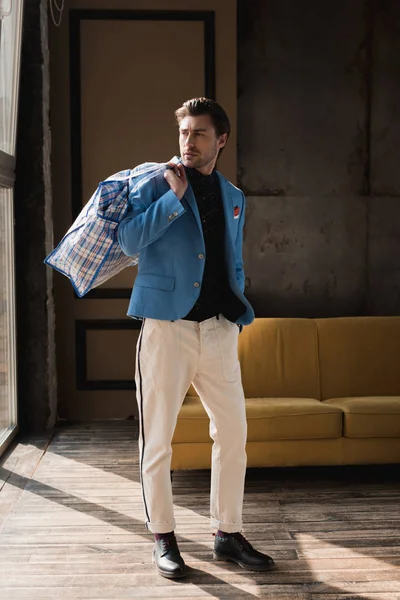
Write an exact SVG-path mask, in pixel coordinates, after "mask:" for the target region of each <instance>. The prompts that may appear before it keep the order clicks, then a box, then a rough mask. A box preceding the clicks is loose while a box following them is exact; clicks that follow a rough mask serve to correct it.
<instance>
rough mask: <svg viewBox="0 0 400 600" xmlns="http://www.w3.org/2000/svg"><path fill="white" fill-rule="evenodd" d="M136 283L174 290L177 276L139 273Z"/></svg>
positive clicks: (158, 288)
mask: <svg viewBox="0 0 400 600" xmlns="http://www.w3.org/2000/svg"><path fill="white" fill-rule="evenodd" d="M134 284H135V286H136V285H139V286H141V287H147V288H154V289H157V290H173V289H174V287H175V277H168V276H167V275H153V274H152V273H138V274H137V275H136V279H135V282H134Z"/></svg>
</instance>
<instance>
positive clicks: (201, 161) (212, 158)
mask: <svg viewBox="0 0 400 600" xmlns="http://www.w3.org/2000/svg"><path fill="white" fill-rule="evenodd" d="M226 139H227V134H226V133H224V134H222V135H221V136H219V137H218V136H217V134H216V131H215V128H214V125H213V122H212V120H211V117H210V115H198V116H195V117H194V116H188V117H185V118H184V119H182V121H181V122H180V125H179V148H180V152H181V158H182V162H183V164H184V165H185V167H191V168H195V169H197V170H198V171H200V172H201V173H203V174H204V175H207V174H209V173H211V172H212V170H213V168H214V166H215V163H216V162H217V157H218V153H219V150H220V148H222V147H223V146H225V144H226Z"/></svg>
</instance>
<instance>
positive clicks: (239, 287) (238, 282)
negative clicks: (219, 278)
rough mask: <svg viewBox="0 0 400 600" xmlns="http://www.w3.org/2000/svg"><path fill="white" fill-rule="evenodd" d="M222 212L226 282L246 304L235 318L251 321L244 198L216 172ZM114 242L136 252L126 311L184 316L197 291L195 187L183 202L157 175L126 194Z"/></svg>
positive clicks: (200, 247) (200, 261) (200, 251)
mask: <svg viewBox="0 0 400 600" xmlns="http://www.w3.org/2000/svg"><path fill="white" fill-rule="evenodd" d="M218 177H219V181H220V186H221V195H222V201H223V206H224V212H225V222H226V227H225V257H226V266H227V270H228V277H229V284H230V287H231V289H232V291H233V292H234V293H235V294H236V295H237V296H238V298H239V299H240V300H241V301H242V302H243V304H244V305H245V307H246V311H245V312H244V314H243V315H242V316H241V317H240V318H239V319H238V320H237V324H238V325H249V324H250V323H251V322H252V321H253V320H254V311H253V308H252V306H251V305H250V303H249V301H248V300H247V299H246V298H245V296H244V282H245V278H244V272H243V260H242V245H243V225H244V219H245V197H244V194H243V192H241V191H240V190H239V189H238V188H236V187H235V186H234V185H232V184H231V183H230V182H229V181H228V180H227V179H225V177H223V176H222V175H221V174H220V173H218ZM118 242H119V244H120V246H121V248H122V250H123V251H124V253H125V254H127V255H128V256H133V255H135V254H137V253H139V271H138V274H137V276H136V279H135V282H134V285H133V290H132V295H131V299H130V303H129V309H128V315H129V316H131V317H134V318H143V317H147V318H152V319H162V320H169V321H175V320H178V319H182V318H183V317H185V316H186V315H187V314H188V313H189V311H190V310H191V308H192V307H193V305H194V304H195V302H196V300H197V298H198V297H199V295H200V286H201V281H202V277H203V271H204V263H205V258H206V256H205V254H206V249H205V243H204V236H203V230H202V226H201V221H200V215H199V211H198V208H197V203H196V199H195V197H194V193H193V190H192V188H191V186H190V184H189V185H188V189H187V190H186V193H185V195H184V197H183V198H182V201H180V200H178V198H177V197H176V195H175V194H174V192H173V191H172V190H171V188H170V187H169V185H168V183H167V182H166V181H165V179H164V177H163V175H157V176H156V177H153V178H152V179H150V181H148V182H147V183H145V184H144V185H143V186H142V187H141V188H139V189H138V190H136V191H134V192H131V193H130V195H129V209H128V213H127V216H126V217H125V219H123V220H122V221H121V223H120V224H119V228H118Z"/></svg>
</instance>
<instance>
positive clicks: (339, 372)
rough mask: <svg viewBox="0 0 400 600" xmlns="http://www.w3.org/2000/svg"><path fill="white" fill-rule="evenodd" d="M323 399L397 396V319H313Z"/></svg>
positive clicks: (399, 392)
mask: <svg viewBox="0 0 400 600" xmlns="http://www.w3.org/2000/svg"><path fill="white" fill-rule="evenodd" d="M316 325H317V328H318V344H319V362H320V377H321V394H322V399H323V400H325V399H327V398H342V397H344V396H381V395H382V396H387V395H389V396H396V395H397V396H400V317H342V318H333V319H332V318H330V319H316Z"/></svg>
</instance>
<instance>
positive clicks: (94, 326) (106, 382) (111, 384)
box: [75, 319, 142, 392]
mask: <svg viewBox="0 0 400 600" xmlns="http://www.w3.org/2000/svg"><path fill="white" fill-rule="evenodd" d="M141 327H142V321H139V320H137V319H78V320H77V321H75V361H76V362H75V368H76V389H77V390H79V391H85V392H87V391H94V390H118V391H121V390H136V384H135V380H134V379H133V378H132V379H96V380H95V379H88V378H87V340H86V332H87V331H88V330H96V331H119V330H121V329H122V330H136V331H139V330H140V329H141Z"/></svg>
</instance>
